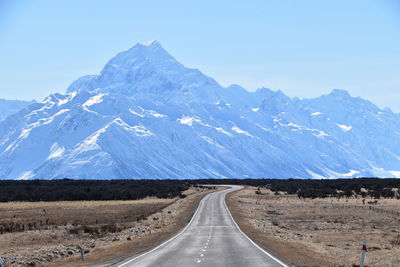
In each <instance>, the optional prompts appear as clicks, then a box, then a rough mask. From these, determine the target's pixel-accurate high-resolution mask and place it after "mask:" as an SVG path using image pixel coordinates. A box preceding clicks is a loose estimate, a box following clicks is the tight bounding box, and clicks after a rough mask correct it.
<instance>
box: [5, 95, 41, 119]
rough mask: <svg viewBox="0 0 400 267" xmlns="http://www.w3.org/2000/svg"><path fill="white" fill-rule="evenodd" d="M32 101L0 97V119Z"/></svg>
mask: <svg viewBox="0 0 400 267" xmlns="http://www.w3.org/2000/svg"><path fill="white" fill-rule="evenodd" d="M32 103H34V101H21V100H6V99H0V121H1V120H3V119H4V118H6V117H7V116H9V115H11V114H13V113H16V112H18V111H20V110H21V109H23V108H25V107H26V106H28V105H29V104H32Z"/></svg>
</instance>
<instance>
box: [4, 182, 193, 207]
mask: <svg viewBox="0 0 400 267" xmlns="http://www.w3.org/2000/svg"><path fill="white" fill-rule="evenodd" d="M189 186H190V185H189V184H188V183H185V182H184V181H179V180H70V179H61V180H28V181H13V180H2V181H0V202H8V201H75V200H135V199H141V198H145V197H159V198H174V197H178V196H179V197H184V195H183V193H182V192H183V191H184V190H186V189H188V188H189Z"/></svg>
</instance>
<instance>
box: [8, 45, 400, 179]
mask: <svg viewBox="0 0 400 267" xmlns="http://www.w3.org/2000/svg"><path fill="white" fill-rule="evenodd" d="M399 151H400V115H399V114H395V113H393V112H391V111H390V110H389V109H384V110H381V109H379V108H378V107H376V106H375V105H373V104H372V103H370V102H369V101H366V100H363V99H361V98H354V97H351V96H350V95H349V94H348V93H347V92H346V91H343V90H333V91H332V92H331V93H330V94H328V95H324V96H321V97H319V98H315V99H298V98H290V97H288V96H286V95H285V94H284V93H282V92H280V91H278V92H276V91H272V90H270V89H266V88H261V89H259V90H257V91H256V92H248V91H246V90H245V89H243V88H242V87H240V86H238V85H232V86H230V87H227V88H223V87H221V86H220V85H219V84H218V83H217V82H216V81H215V80H213V79H212V78H210V77H207V76H206V75H204V74H202V73H201V72H200V71H198V70H196V69H189V68H186V67H184V66H183V65H182V64H180V63H179V62H177V61H176V60H175V59H174V58H173V57H172V56H171V55H169V54H168V53H167V52H166V51H165V50H164V49H163V48H162V47H161V45H160V44H159V43H158V42H155V41H154V42H150V43H147V44H137V45H135V46H134V47H132V48H131V49H129V50H127V51H124V52H121V53H119V54H118V55H116V56H115V57H114V58H112V59H111V60H110V61H109V62H108V63H107V64H106V65H105V67H104V68H103V70H102V71H101V73H100V74H99V75H90V76H84V77H82V78H79V79H78V80H77V81H75V82H73V83H72V84H71V86H70V87H69V88H68V90H67V93H66V94H52V95H50V96H48V97H47V98H46V99H45V100H44V101H42V102H40V103H34V104H31V105H29V106H27V107H26V108H25V109H23V110H20V111H19V112H17V113H16V114H13V115H11V116H9V117H7V118H6V119H4V120H3V121H2V122H0V179H35V178H42V179H54V178H56V179H57V178H64V177H68V178H84V179H110V178H178V179H179V178H212V177H215V178H223V177H230V178H246V177H254V178H260V177H276V178H288V177H301V178H322V177H323V178H332V177H355V176H380V177H390V176H396V175H398V174H399V173H400V152H399Z"/></svg>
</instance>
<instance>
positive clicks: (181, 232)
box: [117, 193, 212, 267]
mask: <svg viewBox="0 0 400 267" xmlns="http://www.w3.org/2000/svg"><path fill="white" fill-rule="evenodd" d="M210 194H212V193H209V194H207V195H206V196H204V198H203V199H202V200H201V201H200V204H199V206H198V207H197V210H196V212H195V213H194V214H193V216H192V219H191V220H190V222H189V223H188V225H186V227H185V228H183V229H182V230H181V231H180V232H179V233H178V234H176V235H175V236H173V237H171V238H170V239H168V240H167V241H165V242H164V243H162V244H161V245H158V246H157V247H155V248H153V249H152V250H149V251H147V252H145V253H143V254H140V255H139V256H136V257H135V258H133V259H130V260H129V261H127V262H124V263H122V264H120V265H118V266H117V267H122V266H125V265H127V264H128V263H131V262H132V261H135V260H137V259H139V258H141V257H143V256H145V255H147V254H149V253H151V252H153V251H155V250H157V249H159V248H161V247H162V246H164V245H166V244H168V243H169V242H171V241H173V240H175V239H176V238H177V237H178V236H180V235H181V234H183V232H185V231H186V229H187V228H189V226H190V225H191V224H192V222H193V220H194V218H195V217H196V215H197V212H198V211H199V210H200V207H201V206H202V205H203V202H204V201H205V199H206V197H207V196H209V195H210Z"/></svg>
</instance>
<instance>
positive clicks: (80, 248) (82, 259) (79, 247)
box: [77, 246, 85, 261]
mask: <svg viewBox="0 0 400 267" xmlns="http://www.w3.org/2000/svg"><path fill="white" fill-rule="evenodd" d="M77 248H78V249H79V251H80V252H81V261H85V259H84V258H83V248H82V247H81V246H77Z"/></svg>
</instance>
